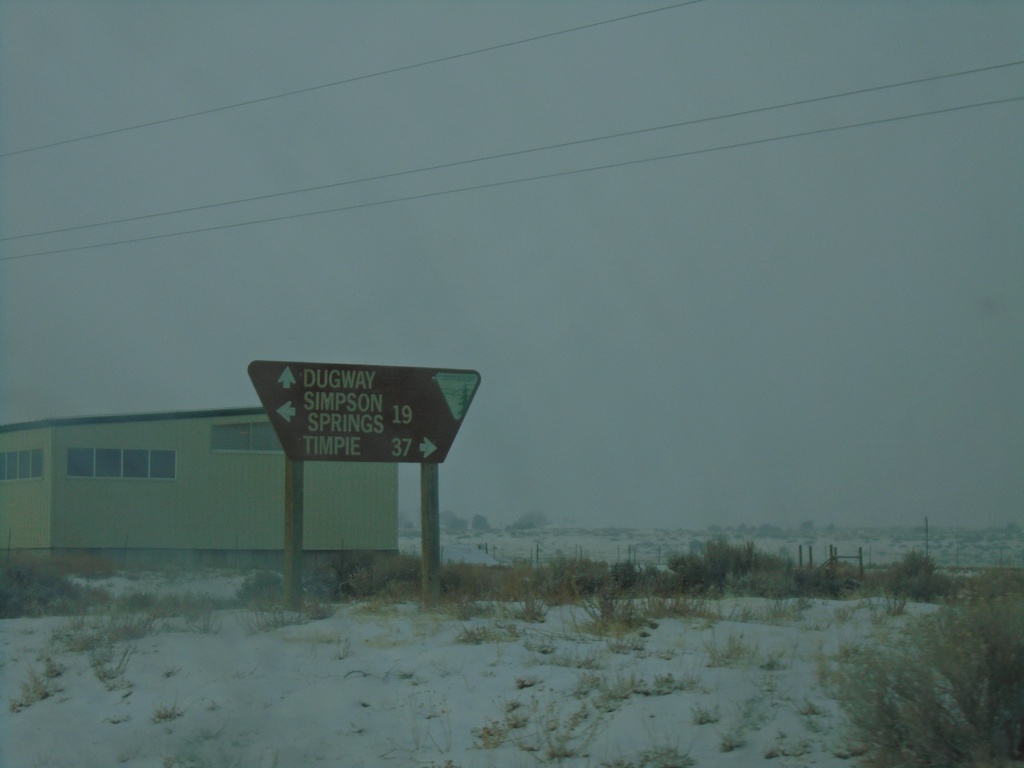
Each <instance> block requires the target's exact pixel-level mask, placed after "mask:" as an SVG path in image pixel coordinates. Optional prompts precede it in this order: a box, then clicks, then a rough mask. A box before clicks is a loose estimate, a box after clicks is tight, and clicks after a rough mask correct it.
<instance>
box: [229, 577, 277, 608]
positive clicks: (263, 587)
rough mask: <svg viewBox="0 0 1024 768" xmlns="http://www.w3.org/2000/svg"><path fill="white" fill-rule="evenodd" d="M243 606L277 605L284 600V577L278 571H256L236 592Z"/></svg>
mask: <svg viewBox="0 0 1024 768" xmlns="http://www.w3.org/2000/svg"><path fill="white" fill-rule="evenodd" d="M235 599H236V600H238V602H239V603H240V604H241V605H244V606H254V605H261V606H267V605H275V604H278V603H280V602H281V601H282V600H283V599H284V576H282V575H281V574H280V573H278V572H277V571H254V572H253V573H250V574H249V575H248V576H246V577H245V579H244V580H243V581H242V583H241V585H240V586H239V587H238V589H237V590H235Z"/></svg>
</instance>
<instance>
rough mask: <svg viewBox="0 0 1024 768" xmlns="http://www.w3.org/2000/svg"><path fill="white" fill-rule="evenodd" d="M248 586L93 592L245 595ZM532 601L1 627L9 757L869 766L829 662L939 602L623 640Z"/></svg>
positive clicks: (40, 761) (655, 620) (734, 602)
mask: <svg viewBox="0 0 1024 768" xmlns="http://www.w3.org/2000/svg"><path fill="white" fill-rule="evenodd" d="M240 581H241V577H240V576H239V575H237V574H218V573H204V574H197V575H181V574H179V575H176V576H173V577H168V576H156V575H153V576H144V577H138V576H136V577H135V578H132V579H127V578H124V577H116V578H113V579H104V580H100V581H96V582H93V583H94V584H96V585H98V586H103V587H104V588H107V589H108V590H110V591H112V592H114V593H119V594H122V595H124V594H132V593H133V592H139V593H143V594H145V593H150V594H152V593H153V592H154V591H156V592H161V593H166V592H175V591H176V592H179V593H184V592H192V593H193V594H195V593H199V592H204V593H207V594H210V595H215V596H222V597H227V596H230V595H232V594H234V591H235V590H236V589H237V587H238V585H239V583H240ZM521 607H522V606H518V605H516V604H511V605H509V604H471V605H466V604H463V605H459V606H450V607H448V608H445V609H442V610H438V611H430V610H425V609H423V608H422V607H420V606H418V605H415V604H410V603H397V604H395V603H384V602H361V603H345V604H341V605H337V606H331V607H330V609H329V610H328V611H327V613H329V614H330V615H327V616H326V617H323V618H319V619H317V620H310V621H307V622H306V623H302V624H285V625H279V624H280V623H281V621H280V620H287V618H288V617H287V616H281V615H277V614H274V613H273V612H269V613H268V612H259V611H255V610H251V609H238V608H234V609H229V610H217V611H213V612H207V613H205V614H202V615H199V616H192V617H190V618H188V619H186V618H185V617H181V616H177V617H169V618H163V619H156V621H155V622H153V624H152V626H151V627H149V628H148V631H146V632H145V634H144V636H142V637H139V638H138V639H132V640H119V641H115V642H113V643H112V644H110V645H108V646H101V647H100V648H98V649H95V650H92V651H89V650H75V649H74V647H73V646H74V639H75V638H76V637H81V636H83V635H88V633H89V632H94V633H102V632H109V633H110V634H113V633H114V630H115V629H116V626H115V625H116V622H117V621H118V620H115V619H111V618H109V617H101V616H96V617H91V618H86V619H85V620H82V619H74V618H67V617H63V618H56V617H51V618H35V619H32V618H23V619H11V620H4V621H0V633H2V635H0V643H2V655H0V689H2V690H3V692H4V693H5V695H6V697H7V700H8V701H9V702H10V705H9V706H5V707H4V708H3V711H2V713H0V765H2V766H5V768H22V767H25V768H34V767H40V768H43V767H50V768H63V767H65V766H67V767H70V766H74V767H75V768H89V767H91V766H96V767H97V768H99V767H102V768H109V766H117V765H126V766H138V767H139V768H143V767H146V768H150V767H152V768H173V767H176V766H190V767H198V766H210V767H211V768H214V767H216V768H220V767H222V766H245V767H246V768H269V767H270V766H276V767H277V768H306V767H308V766H317V765H325V766H327V765H330V766H353V767H356V766H389V765H392V766H437V767H438V768H442V767H445V766H453V767H454V766H462V767H467V768H468V767H469V766H480V767H481V768H485V767H488V766H495V767H497V766H511V767H513V768H522V767H524V766H533V765H535V764H537V763H538V762H540V763H552V764H563V765H568V766H595V767H596V766H614V767H615V768H626V767H627V766H637V767H638V768H639V767H640V766H662V767H664V766H674V765H687V764H689V762H688V761H687V760H686V759H684V758H685V757H686V756H688V757H689V758H691V759H692V760H693V764H694V765H697V766H702V765H703V766H711V765H713V766H744V767H746V766H757V765H765V766H832V767H838V766H850V765H853V764H854V762H855V761H854V760H853V759H851V758H850V756H849V753H848V752H847V751H846V750H847V742H846V740H845V739H844V734H843V727H842V723H843V720H842V716H841V714H840V712H839V710H838V708H837V705H836V703H835V702H834V701H833V700H832V699H830V698H829V697H828V696H827V695H826V693H825V692H824V691H823V689H822V687H821V685H820V683H819V676H820V668H821V664H822V662H828V661H829V660H830V659H833V658H834V656H835V655H836V654H838V653H841V652H842V649H843V648H844V647H845V648H849V647H850V646H851V645H856V644H862V643H874V642H878V641H879V638H880V637H884V634H885V633H886V632H890V631H898V629H899V627H900V626H902V623H903V622H905V621H907V619H908V614H912V613H915V612H921V611H927V610H931V607H930V606H914V605H912V606H908V608H907V613H906V614H904V615H899V616H890V615H888V614H887V613H886V611H885V610H884V608H885V606H883V605H882V604H881V603H879V602H871V601H850V602H837V601H823V600H812V601H803V602H797V601H795V600H790V601H769V600H760V599H751V598H744V599H730V600H723V601H721V602H711V603H710V604H709V605H708V606H707V607H708V608H709V609H710V610H711V611H712V612H713V613H714V614H716V617H712V618H708V617H700V616H691V617H683V618H665V617H659V616H656V615H654V613H653V612H652V613H651V615H650V621H649V622H647V623H644V624H643V625H642V626H640V627H638V628H636V629H633V630H631V631H628V632H624V633H615V632H611V633H609V632H606V631H605V630H604V629H602V627H600V626H599V625H597V624H595V622H594V616H593V615H592V613H588V611H587V610H585V607H581V606H555V607H550V606H549V607H547V610H546V615H545V617H544V620H543V621H542V622H531V621H526V620H524V618H523V615H522V611H521V610H520V609H521ZM119 620H120V621H127V620H128V619H127V618H125V617H121V619H119ZM275 626H276V628H273V627H275Z"/></svg>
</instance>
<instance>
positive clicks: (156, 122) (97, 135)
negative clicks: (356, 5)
mask: <svg viewBox="0 0 1024 768" xmlns="http://www.w3.org/2000/svg"><path fill="white" fill-rule="evenodd" d="M701 2H704V0H685V2H680V3H674V4H673V5H666V6H662V7H660V8H650V9H648V10H646V11H637V12H636V13H630V14H627V15H626V16H617V17H616V18H614V19H604V20H603V21H594V22H591V23H590V24H582V25H580V26H578V27H570V28H568V29H560V30H557V31H555V32H546V33H544V34H542V35H534V36H533V37H525V38H523V39H521V40H513V41H511V42H508V43H498V44H497V45H489V46H487V47H485V48H477V49H475V50H472V51H463V52H462V53H453V54H450V55H448V56H441V57H440V58H436V59H428V60H427V61H420V62H417V63H415V64H405V65H402V66H399V67H391V68H390V69H382V70H380V71H378V72H371V73H369V74H365V75H355V76H353V77H347V78H345V79H344V80H335V81H333V82H330V83H320V84H319V85H311V86H308V87H306V88H299V89H296V90H294V91H285V92H283V93H275V94H272V95H270V96H261V97H259V98H256V99H248V100H246V101H236V102H234V103H232V104H225V105H223V106H220V107H212V108H210V109H203V110H199V111H198V112H189V113H187V114H184V115H175V116H173V117H165V118H161V119H159V120H150V121H148V122H145V123H137V124H135V125H128V126H124V127H121V128H111V129H110V130H107V131H99V132H97V133H90V134H87V135H85V136H78V137H76V138H73V139H62V140H60V141H51V142H49V143H47V144H39V145H36V146H34V147H24V148H23V149H16V150H13V151H11V152H3V153H0V158H3V157H13V156H14V155H24V154H27V153H28V152H38V151H39V150H42V149H51V148H53V147H60V146H64V145H66V144H75V143H78V142H81V141H88V140H89V139H98V138H100V137H103V136H113V135H114V134H118V133H126V132H128V131H137V130H139V129H140V128H152V127H154V126H157V125H164V124H166V123H173V122H177V121H179V120H188V119H191V118H193V117H202V116H204V115H212V114H216V113H217V112H225V111H227V110H229V109H238V108H239V107H248V106H252V105H254V104H263V103H265V102H268V101H273V100H275V99H283V98H287V97H289V96H299V95H301V94H305V93H312V92H313V91H320V90H323V89H325V88H335V87H337V86H340V85H348V84H349V83H356V82H359V81H360V80H369V79H371V78H374V77H383V76H384V75H393V74H396V73H398V72H406V71H408V70H410V69H418V68H420V67H429V66H431V65H434V64H442V63H444V62H446V61H455V60H456V59H463V58H466V57H467V56H477V55H479V54H481V53H491V52H493V51H500V50H501V49H503V48H511V47H513V46H516V45H523V44H525V43H535V42H537V41H538V40H546V39H548V38H551V37H558V36H559V35H568V34H570V33H572V32H581V31H583V30H586V29H593V28H594V27H601V26H605V25H606V24H615V23H617V22H620V21H626V20H627V19H635V18H638V17H640V16H649V15H650V14H652V13H661V12H662V11H671V10H675V9H677V8H682V7H683V6H687V5H696V4H697V3H701Z"/></svg>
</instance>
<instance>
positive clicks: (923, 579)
mask: <svg viewBox="0 0 1024 768" xmlns="http://www.w3.org/2000/svg"><path fill="white" fill-rule="evenodd" d="M882 581H883V589H884V590H885V591H886V592H889V593H891V594H894V595H897V596H899V597H905V598H908V599H910V600H916V601H921V602H933V601H935V600H937V599H940V598H943V597H948V596H949V595H950V594H951V593H952V592H953V590H954V587H955V581H954V579H953V578H951V577H950V576H947V575H946V574H944V573H940V572H938V571H937V570H936V568H935V561H934V560H933V559H932V558H931V557H930V556H928V555H926V554H924V553H923V552H917V551H911V552H908V553H907V554H905V555H904V556H903V558H902V559H901V560H899V561H897V562H895V563H893V564H892V565H891V566H889V568H887V569H886V571H885V574H884V576H883V580H882Z"/></svg>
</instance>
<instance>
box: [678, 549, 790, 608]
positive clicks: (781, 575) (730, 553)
mask: <svg viewBox="0 0 1024 768" xmlns="http://www.w3.org/2000/svg"><path fill="white" fill-rule="evenodd" d="M668 567H669V569H670V570H672V571H673V572H674V573H676V574H677V576H678V578H679V581H680V582H681V587H682V589H683V591H685V592H691V593H696V594H707V593H719V594H720V593H722V592H725V591H726V590H727V589H728V590H729V591H732V592H735V593H740V594H749V595H756V596H762V597H782V596H784V595H788V594H791V593H792V591H793V566H792V564H791V563H790V562H789V561H787V560H785V559H783V558H781V557H779V556H778V555H770V554H768V553H767V552H763V551H761V550H759V549H757V548H756V547H755V546H754V543H753V542H752V541H747V542H744V543H742V544H730V543H729V541H728V539H726V538H725V537H724V536H719V537H717V538H714V539H711V540H710V541H708V542H707V544H706V545H705V546H704V551H703V552H700V553H687V554H679V555H675V556H673V557H672V558H670V559H669V562H668Z"/></svg>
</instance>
